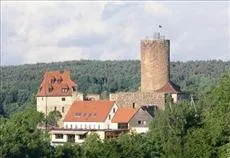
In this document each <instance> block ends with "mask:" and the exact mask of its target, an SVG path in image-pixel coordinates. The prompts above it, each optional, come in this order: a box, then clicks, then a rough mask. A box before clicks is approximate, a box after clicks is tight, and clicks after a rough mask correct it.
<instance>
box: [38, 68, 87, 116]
mask: <svg viewBox="0 0 230 158" xmlns="http://www.w3.org/2000/svg"><path fill="white" fill-rule="evenodd" d="M76 100H83V96H82V95H81V94H79V93H77V85H76V83H75V82H74V81H72V80H71V78H70V72H68V71H47V72H45V74H44V76H43V79H42V83H41V85H40V87H39V89H38V93H37V111H39V112H42V113H44V114H45V115H48V114H49V112H51V111H54V110H57V111H59V112H60V113H61V114H62V116H63V117H64V116H65V114H66V112H67V111H68V109H69V107H70V105H71V104H72V103H73V102H74V101H76Z"/></svg>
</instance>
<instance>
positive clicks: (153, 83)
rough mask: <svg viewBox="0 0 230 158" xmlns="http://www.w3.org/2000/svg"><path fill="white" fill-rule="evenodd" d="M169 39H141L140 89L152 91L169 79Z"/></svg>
mask: <svg viewBox="0 0 230 158" xmlns="http://www.w3.org/2000/svg"><path fill="white" fill-rule="evenodd" d="M169 52H170V41H169V40H161V39H159V40H142V41H141V91H142V92H153V91H155V90H158V89H160V88H162V87H163V86H164V85H165V84H166V83H167V82H168V81H169V60H170V59H169V57H170V55H169Z"/></svg>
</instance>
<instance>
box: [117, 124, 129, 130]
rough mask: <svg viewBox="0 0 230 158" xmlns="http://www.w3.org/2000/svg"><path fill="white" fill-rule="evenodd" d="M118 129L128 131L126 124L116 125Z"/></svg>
mask: <svg viewBox="0 0 230 158" xmlns="http://www.w3.org/2000/svg"><path fill="white" fill-rule="evenodd" d="M118 129H128V123H118Z"/></svg>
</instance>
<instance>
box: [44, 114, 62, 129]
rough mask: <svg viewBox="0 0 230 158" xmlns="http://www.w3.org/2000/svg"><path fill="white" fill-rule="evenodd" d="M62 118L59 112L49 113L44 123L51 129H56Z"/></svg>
mask: <svg viewBox="0 0 230 158" xmlns="http://www.w3.org/2000/svg"><path fill="white" fill-rule="evenodd" d="M61 118H62V115H61V113H60V112H59V111H51V112H49V114H48V116H47V118H46V121H47V125H48V126H51V127H58V121H59V120H60V119H61Z"/></svg>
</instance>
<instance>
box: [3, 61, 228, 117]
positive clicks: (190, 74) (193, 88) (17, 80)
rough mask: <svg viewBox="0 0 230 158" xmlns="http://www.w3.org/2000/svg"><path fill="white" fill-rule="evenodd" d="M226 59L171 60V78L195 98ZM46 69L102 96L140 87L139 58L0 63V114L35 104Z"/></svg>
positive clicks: (217, 74)
mask: <svg viewBox="0 0 230 158" xmlns="http://www.w3.org/2000/svg"><path fill="white" fill-rule="evenodd" d="M229 68H230V61H228V62H224V61H220V60H210V61H188V62H179V61H178V62H171V65H170V77H171V80H172V81H173V82H174V83H176V84H177V85H179V86H180V87H181V90H182V91H184V92H186V93H189V94H192V95H194V96H196V97H197V98H199V97H200V96H201V95H202V94H203V93H205V92H207V91H208V90H210V88H211V87H212V86H213V85H215V84H216V82H217V80H218V79H219V78H220V77H221V75H222V74H223V72H225V71H226V70H227V69H229ZM48 70H68V71H70V72H71V77H72V79H73V80H74V81H75V82H76V83H77V85H78V90H79V91H80V92H82V93H84V94H86V93H97V94H101V96H102V97H103V98H105V97H107V96H108V94H109V93H114V92H119V91H137V90H138V89H139V87H140V61H139V60H123V61H116V60H114V61H98V60H79V61H66V62H55V63H38V64H26V65H18V66H4V67H1V72H0V73H1V74H0V77H1V78H0V81H1V85H0V89H1V91H0V115H4V116H10V115H11V114H13V113H14V112H17V111H22V110H24V109H25V107H27V106H28V105H31V104H36V101H35V99H36V98H35V97H36V94H37V89H38V86H39V85H40V83H41V80H42V76H43V74H44V72H45V71H48Z"/></svg>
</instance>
